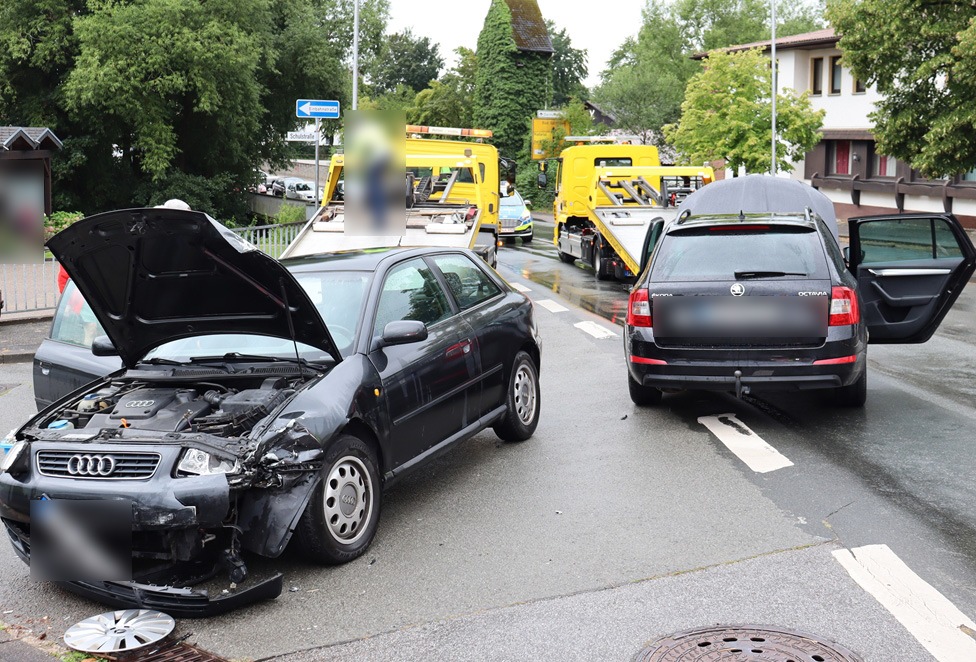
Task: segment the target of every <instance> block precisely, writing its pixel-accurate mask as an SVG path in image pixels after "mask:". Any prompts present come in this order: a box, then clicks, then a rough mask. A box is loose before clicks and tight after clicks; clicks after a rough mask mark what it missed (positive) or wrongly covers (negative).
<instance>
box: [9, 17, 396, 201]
mask: <svg viewBox="0 0 976 662" xmlns="http://www.w3.org/2000/svg"><path fill="white" fill-rule="evenodd" d="M352 9H353V5H352V1H351V0H241V2H231V1H230V0H182V1H178V0H134V1H132V2H124V3H123V2H108V1H105V2H102V1H94V0H4V2H2V3H0V117H2V118H3V121H4V123H11V124H19V125H34V126H38V125H39V126H50V127H51V128H52V129H53V130H54V131H55V133H57V134H58V135H59V137H61V138H62V140H63V141H64V145H65V146H64V149H63V150H62V151H61V152H60V153H59V154H57V155H56V156H55V158H54V159H53V175H54V198H55V200H54V204H55V207H58V208H62V209H64V208H74V209H84V210H86V211H87V212H88V213H94V212H97V211H103V210H105V209H111V208H118V207H123V206H136V205H144V204H147V203H149V202H151V201H154V200H157V199H158V198H159V196H160V195H162V194H163V193H164V192H165V193H167V194H169V193H172V195H168V197H183V198H186V199H187V200H188V201H189V199H190V198H193V199H194V201H195V202H191V204H193V205H194V206H195V207H196V208H199V209H204V210H206V211H210V212H212V213H215V214H217V215H219V216H220V217H222V218H228V217H229V216H230V215H239V214H244V213H245V212H244V211H243V203H244V197H243V195H242V194H241V191H242V190H243V189H244V188H245V186H246V185H247V184H249V183H251V179H252V178H253V169H254V168H255V167H257V166H259V165H260V164H261V163H262V162H265V161H270V162H272V163H273V164H280V163H281V162H282V161H283V160H284V158H285V156H286V154H287V151H286V150H287V147H286V143H285V141H284V133H285V131H286V130H288V129H291V128H294V126H295V124H296V118H295V116H294V115H295V110H294V100H295V99H296V98H299V97H303V96H308V91H309V89H314V90H316V94H317V95H319V94H321V96H326V97H327V98H328V97H332V98H337V99H340V100H345V99H347V98H348V93H347V91H346V90H347V89H348V87H349V83H347V81H349V80H350V77H349V74H348V69H347V68H346V66H345V64H344V61H345V60H346V58H347V54H348V50H349V47H350V46H349V45H350V43H351V41H352V38H351V34H352ZM387 12H388V2H387V0H363V2H362V21H361V23H362V25H361V27H362V37H363V49H364V51H365V52H370V51H371V50H375V48H376V47H377V46H378V45H379V43H380V37H381V35H382V33H383V32H384V26H385V22H386V15H387ZM298 72H300V74H299V73H298ZM181 191H182V192H183V194H182V195H181V194H180V192H181Z"/></svg>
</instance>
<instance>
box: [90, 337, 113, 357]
mask: <svg viewBox="0 0 976 662" xmlns="http://www.w3.org/2000/svg"><path fill="white" fill-rule="evenodd" d="M91 352H92V354H94V355H95V356H118V355H119V350H117V349H115V345H113V344H112V341H111V340H109V339H108V336H98V337H97V338H95V340H93V341H92V346H91Z"/></svg>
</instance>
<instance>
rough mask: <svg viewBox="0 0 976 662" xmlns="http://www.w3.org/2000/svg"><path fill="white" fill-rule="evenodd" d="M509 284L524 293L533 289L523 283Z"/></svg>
mask: <svg viewBox="0 0 976 662" xmlns="http://www.w3.org/2000/svg"><path fill="white" fill-rule="evenodd" d="M509 285H511V286H512V289H513V290H517V291H519V292H521V293H522V294H525V293H526V292H531V291H532V290H531V289H530V288H528V287H526V286H525V285H523V284H522V283H509Z"/></svg>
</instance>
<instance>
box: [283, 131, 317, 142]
mask: <svg viewBox="0 0 976 662" xmlns="http://www.w3.org/2000/svg"><path fill="white" fill-rule="evenodd" d="M315 139H316V133H315V132H314V131H289V132H288V135H287V136H285V140H287V141H288V142H293V143H314V142H315Z"/></svg>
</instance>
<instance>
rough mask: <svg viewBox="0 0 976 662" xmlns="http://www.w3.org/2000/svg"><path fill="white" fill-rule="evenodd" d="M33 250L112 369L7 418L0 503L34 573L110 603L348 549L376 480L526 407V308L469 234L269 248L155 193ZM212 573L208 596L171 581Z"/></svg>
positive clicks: (257, 593) (363, 528) (336, 556)
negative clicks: (418, 242) (273, 251)
mask: <svg viewBox="0 0 976 662" xmlns="http://www.w3.org/2000/svg"><path fill="white" fill-rule="evenodd" d="M49 248H50V249H51V251H52V252H53V253H54V255H55V256H56V257H57V258H58V260H59V261H60V262H61V264H63V265H64V267H65V269H66V270H67V272H68V274H69V275H70V276H71V278H72V281H73V283H74V286H76V287H77V288H78V290H79V291H80V293H81V294H82V295H83V297H84V299H85V300H86V301H87V303H88V304H90V307H91V311H92V312H93V313H94V316H95V317H96V318H97V322H98V324H100V326H101V328H103V329H104V331H105V334H106V336H107V337H100V338H98V339H96V340H95V341H94V343H93V346H92V351H93V352H95V353H96V354H99V355H117V357H118V359H120V360H121V363H122V368H121V369H120V370H118V371H115V372H113V373H111V374H109V375H107V376H106V377H104V378H101V379H98V380H96V381H94V382H92V383H90V384H88V385H86V386H84V387H83V388H81V389H78V390H75V391H74V392H72V393H70V394H68V395H66V396H64V397H62V398H60V399H58V400H56V401H55V402H54V403H53V404H51V405H50V406H47V407H46V408H44V409H43V410H42V411H41V412H40V413H39V414H38V415H37V416H35V417H34V418H32V419H31V420H30V421H28V422H27V423H26V424H25V425H24V426H22V427H21V428H20V429H18V430H16V431H15V432H14V433H12V435H11V436H10V437H9V438H8V440H7V441H8V443H11V444H12V448H11V450H10V451H9V452H8V453H7V455H6V456H5V457H4V459H3V462H2V465H0V518H2V520H3V523H4V525H5V528H6V531H7V533H8V535H9V537H10V540H11V542H12V544H13V547H14V550H15V551H16V553H17V554H18V555H19V556H20V557H21V558H22V559H23V560H24V561H26V562H29V563H30V565H31V573H32V576H35V577H38V578H41V579H51V580H55V581H61V582H63V583H64V585H65V586H66V587H68V588H69V589H71V590H74V591H76V592H79V593H82V594H85V595H88V596H92V597H95V598H97V599H101V600H103V601H105V602H107V603H109V604H113V605H117V606H136V605H138V606H144V607H149V608H155V609H162V610H164V611H168V612H170V613H173V614H182V615H191V616H192V615H209V614H214V613H219V612H221V611H226V610H228V609H231V608H234V607H236V606H238V605H240V604H242V603H245V602H249V601H252V600H255V599H260V598H268V597H274V596H275V595H277V594H278V592H280V589H281V576H280V575H275V576H272V577H270V578H267V579H265V580H264V581H262V582H254V581H252V582H250V583H249V582H248V581H246V578H247V556H248V554H256V555H260V556H264V557H277V556H279V555H280V554H281V553H282V552H283V551H284V550H285V548H286V546H288V545H289V543H291V544H292V545H294V546H296V547H298V548H299V549H300V551H301V552H303V553H304V554H305V556H307V557H308V558H309V559H311V560H312V561H314V562H318V563H323V564H337V563H343V562H346V561H349V560H352V559H354V558H356V557H357V556H359V555H360V554H362V553H363V551H364V550H365V549H366V548H367V547H368V546H369V544H370V542H371V541H372V539H373V537H374V534H375V533H376V529H377V525H378V523H379V517H380V506H381V494H382V490H383V488H384V487H385V486H388V485H389V484H391V483H392V482H393V481H394V480H396V479H397V478H399V477H401V476H402V475H404V474H405V473H407V472H408V471H409V470H411V469H413V468H415V467H417V466H419V465H421V464H423V463H424V462H426V461H428V460H430V459H431V458H433V457H435V456H437V455H438V454H440V453H442V452H443V451H445V450H447V449H448V448H450V447H452V446H454V445H455V444H456V443H458V442H461V441H463V440H465V439H467V438H469V437H471V436H473V435H475V434H476V433H478V432H480V431H482V430H484V429H486V428H493V429H494V431H495V432H496V433H497V434H498V436H499V437H501V438H502V439H503V440H506V441H522V440H525V439H528V438H529V437H530V436H531V435H532V433H533V431H534V430H535V428H536V425H537V424H538V421H539V405H540V391H539V361H540V354H539V352H540V343H539V337H538V333H537V330H536V326H535V323H534V320H533V315H532V305H531V303H530V302H529V300H528V299H527V298H526V297H525V296H524V295H522V294H520V293H518V292H515V291H513V290H511V288H509V286H508V285H507V284H506V283H505V282H504V281H503V280H501V279H500V278H499V276H498V275H497V274H496V273H494V272H493V271H492V270H491V269H489V268H488V267H487V266H486V265H485V264H484V263H483V262H482V261H481V260H479V259H478V258H477V257H476V256H474V255H473V254H472V253H471V252H470V251H467V250H456V249H433V248H431V249H426V248H419V249H404V250H400V249H392V250H377V251H371V252H350V253H341V254H334V255H328V256H313V257H308V258H302V259H298V260H292V261H289V262H288V263H281V262H278V261H277V260H275V259H273V258H271V257H269V256H267V255H265V254H263V253H261V252H260V251H258V250H256V249H255V248H254V247H253V246H251V245H250V244H247V243H246V242H244V241H243V240H241V239H240V238H239V237H238V236H237V235H235V234H234V233H233V232H231V231H230V230H228V229H226V228H225V227H223V226H222V225H220V224H219V223H217V222H216V221H214V220H213V219H211V218H210V217H208V216H206V215H205V214H202V213H199V212H190V211H178V210H170V209H136V210H126V211H117V212H110V213H106V214H100V215H97V216H93V217H90V218H87V219H85V220H83V221H80V222H78V223H76V224H75V225H73V226H71V227H70V228H68V229H67V230H65V231H63V232H61V233H60V234H58V235H57V236H55V237H54V238H53V239H51V240H50V242H49ZM120 550H124V551H123V552H122V553H120ZM65 552H67V553H65ZM220 573H223V575H222V576H225V577H226V579H227V581H229V582H230V585H229V586H230V588H229V590H228V591H227V593H226V594H225V595H221V596H220V597H214V598H211V597H209V596H208V595H207V594H206V593H205V592H202V591H199V590H194V589H191V588H175V587H181V586H193V585H195V584H197V583H199V582H201V581H203V580H206V579H209V578H212V577H214V576H216V575H218V574H220Z"/></svg>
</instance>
